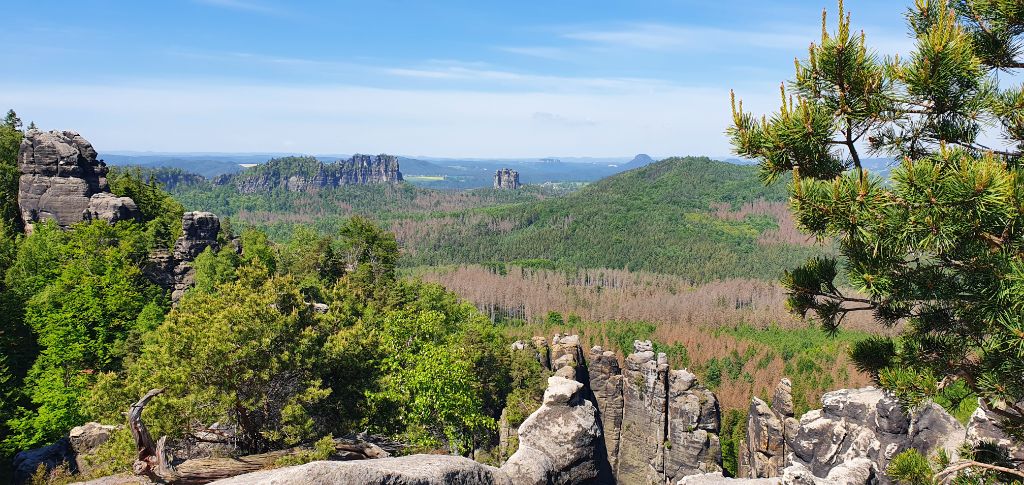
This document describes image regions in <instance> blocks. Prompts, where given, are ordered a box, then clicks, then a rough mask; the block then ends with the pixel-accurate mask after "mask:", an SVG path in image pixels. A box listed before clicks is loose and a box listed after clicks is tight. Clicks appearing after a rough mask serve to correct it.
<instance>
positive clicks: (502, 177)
mask: <svg viewBox="0 0 1024 485" xmlns="http://www.w3.org/2000/svg"><path fill="white" fill-rule="evenodd" d="M521 186H522V185H521V184H520V183H519V172H517V171H515V170H512V169H510V168H503V169H500V170H498V171H497V172H495V173H494V188H496V189H499V190H515V189H518V188H519V187H521Z"/></svg>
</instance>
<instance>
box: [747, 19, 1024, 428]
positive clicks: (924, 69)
mask: <svg viewBox="0 0 1024 485" xmlns="http://www.w3.org/2000/svg"><path fill="white" fill-rule="evenodd" d="M907 19H908V23H909V27H910V32H911V34H912V36H913V37H914V39H915V41H916V44H915V48H914V51H913V52H912V53H911V55H910V56H909V57H907V58H901V57H887V58H880V57H879V56H878V55H876V54H875V53H874V52H873V51H872V50H871V49H870V47H869V43H868V40H867V37H866V36H865V34H864V33H862V32H861V33H857V32H855V31H853V30H852V29H851V24H850V16H849V14H848V13H847V12H846V11H845V10H844V8H843V4H842V3H841V2H840V4H839V15H838V27H837V29H836V31H834V32H829V30H828V28H827V25H826V17H825V15H824V14H823V16H822V34H821V39H820V41H818V42H815V43H813V44H811V46H810V49H809V52H808V55H807V57H806V58H805V59H803V60H798V61H797V62H796V75H795V77H794V79H793V80H792V81H790V82H789V83H788V85H783V87H782V89H781V97H782V101H781V106H780V108H779V110H778V111H777V112H775V113H772V114H771V115H768V116H764V117H760V118H758V117H755V116H754V115H752V114H751V113H748V112H746V111H744V109H743V105H742V102H739V103H737V102H736V100H735V98H734V100H733V117H734V123H733V125H732V126H731V127H730V128H729V130H728V133H729V135H730V137H731V140H732V143H733V146H734V148H735V151H736V153H738V154H739V155H741V156H745V157H750V158H756V159H757V160H758V161H759V164H760V170H761V174H762V177H763V178H764V179H765V180H766V181H772V180H775V179H777V178H780V177H782V176H783V175H787V174H789V175H790V176H791V177H792V181H791V183H790V202H791V207H792V211H793V213H794V214H795V216H796V218H797V220H798V222H799V224H800V226H801V228H802V229H804V230H806V231H807V232H809V233H811V234H813V235H814V236H816V237H818V238H819V239H835V240H837V241H838V244H839V247H840V251H841V256H842V258H841V259H839V260H837V259H831V258H813V259H811V260H810V261H809V262H808V263H807V264H805V265H803V266H801V267H799V268H796V269H793V270H792V271H790V272H787V273H786V275H785V277H784V280H783V282H784V284H785V285H786V287H787V288H788V290H789V294H790V296H789V304H790V305H791V307H792V309H793V310H794V311H796V312H798V313H807V312H814V313H816V314H817V315H818V316H819V317H820V318H821V320H822V322H823V324H824V326H825V328H826V329H830V330H832V329H835V328H837V327H838V326H840V325H842V323H843V320H844V318H846V316H847V315H849V314H851V313H852V312H860V311H869V312H873V314H874V316H875V318H876V319H877V321H878V322H879V323H881V324H883V325H887V326H893V325H900V326H901V328H902V333H901V335H900V336H899V337H898V338H894V339H884V338H872V339H869V340H866V341H864V342H862V343H861V344H860V345H858V347H857V348H856V349H855V350H854V351H853V355H852V356H853V357H854V359H856V360H857V361H858V362H859V363H860V365H861V368H862V369H863V370H866V371H868V372H871V373H872V374H873V375H874V376H875V377H876V379H877V380H878V382H879V383H880V384H881V385H883V386H884V387H886V388H888V389H890V390H892V391H894V392H895V393H896V395H898V396H899V397H900V398H901V399H903V401H904V402H905V403H907V404H909V405H916V404H918V403H920V402H922V401H923V400H924V399H927V398H936V397H937V396H940V395H941V394H942V393H943V392H944V391H945V390H948V389H952V388H956V387H957V386H966V388H968V389H969V390H970V391H972V392H973V393H975V394H976V395H977V396H979V397H981V398H982V399H983V401H984V403H985V405H986V407H988V408H989V409H991V411H992V412H994V413H996V414H998V415H999V416H1002V417H1003V418H1004V424H1005V426H1006V429H1007V430H1009V431H1011V432H1014V433H1016V434H1017V435H1018V436H1020V434H1021V433H1022V431H1024V407H1022V405H1024V379H1021V376H1022V375H1024V312H1022V310H1024V283H1022V282H1024V252H1022V251H1024V232H1022V231H1024V225H1022V223H1024V177H1022V176H1024V173H1022V166H1021V161H1022V159H1021V155H1022V151H1021V150H1022V148H1024V115H1022V113H1024V111H1022V108H1024V90H1022V89H1021V88H1020V87H1007V86H1005V85H1006V84H1008V83H1005V82H1004V83H1000V82H999V79H998V78H997V74H998V73H999V72H1000V71H1009V70H1015V69H1019V68H1020V67H1024V64H1022V63H1021V60H1020V59H1021V56H1022V55H1024V52H1022V44H1021V40H1022V39H1021V34H1024V4H1021V3H1020V2H1005V1H991V0H957V1H945V0H942V1H940V0H917V1H916V2H915V5H914V7H913V8H911V9H910V11H909V12H908V13H907ZM986 140H995V141H996V142H995V143H993V142H991V141H986ZM868 153H870V154H874V155H880V156H890V157H894V158H895V160H896V161H895V163H896V167H895V168H894V169H893V171H892V175H891V180H888V181H887V180H883V179H882V178H881V177H879V176H878V175H876V174H873V173H870V172H869V171H868V170H866V169H865V168H864V165H863V163H862V161H863V158H864V157H865V155H866V154H868ZM841 275H844V276H845V277H846V279H847V280H848V281H849V282H850V283H851V284H852V285H853V287H854V288H855V290H856V291H855V292H851V291H847V290H843V289H841V288H840V287H839V285H838V284H837V283H836V279H837V277H839V276H841Z"/></svg>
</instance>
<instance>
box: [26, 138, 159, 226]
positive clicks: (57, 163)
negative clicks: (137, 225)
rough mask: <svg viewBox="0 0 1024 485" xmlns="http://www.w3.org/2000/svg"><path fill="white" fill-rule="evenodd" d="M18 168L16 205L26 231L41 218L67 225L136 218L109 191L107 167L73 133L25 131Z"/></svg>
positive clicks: (126, 202)
mask: <svg viewBox="0 0 1024 485" xmlns="http://www.w3.org/2000/svg"><path fill="white" fill-rule="evenodd" d="M18 169H19V170H20V171H21V178H20V179H19V181H18V182H19V183H18V207H19V208H20V209H21V218H22V220H23V221H24V223H25V227H26V229H27V230H31V227H32V224H33V223H36V222H39V221H43V220H53V221H56V222H57V224H59V225H60V226H62V227H68V226H70V225H72V224H75V223H77V222H82V221H88V220H94V219H101V220H105V221H109V222H116V221H120V220H126V219H137V218H138V217H139V209H138V207H137V206H136V205H135V202H134V201H133V200H132V199H130V198H128V197H117V196H115V195H114V194H111V193H110V187H109V186H108V185H107V166H106V164H104V163H103V162H102V161H99V160H97V159H96V150H95V149H93V147H92V144H91V143H89V141H88V140H86V139H85V138H84V137H82V135H79V134H78V133H76V132H74V131H47V132H44V131H39V130H29V131H28V132H27V133H25V138H24V139H22V141H21V146H20V147H19V150H18Z"/></svg>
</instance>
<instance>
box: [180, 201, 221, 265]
mask: <svg viewBox="0 0 1024 485" xmlns="http://www.w3.org/2000/svg"><path fill="white" fill-rule="evenodd" d="M219 234H220V219H219V218H217V216H216V215H214V214H213V213H210V212H186V213H185V214H183V215H182V216H181V237H179V238H178V240H177V241H175V242H174V259H177V260H178V261H194V260H195V259H196V256H199V254H200V253H202V252H203V251H205V250H206V248H208V247H212V248H213V249H214V250H215V251H216V250H218V249H220V246H219V245H218V243H217V236H218V235H219Z"/></svg>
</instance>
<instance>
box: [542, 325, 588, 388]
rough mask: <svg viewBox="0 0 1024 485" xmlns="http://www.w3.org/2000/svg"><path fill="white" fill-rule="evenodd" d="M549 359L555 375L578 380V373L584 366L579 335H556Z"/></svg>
mask: <svg viewBox="0 0 1024 485" xmlns="http://www.w3.org/2000/svg"><path fill="white" fill-rule="evenodd" d="M548 359H549V360H550V362H551V367H550V369H551V370H552V371H554V372H555V375H560V376H562V377H565V378H568V379H576V378H577V375H576V373H577V371H578V370H579V369H580V368H581V367H582V366H583V363H584V360H583V347H582V346H581V345H580V337H579V336H578V335H562V334H555V336H554V337H553V338H552V339H551V348H550V351H549V355H548Z"/></svg>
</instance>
